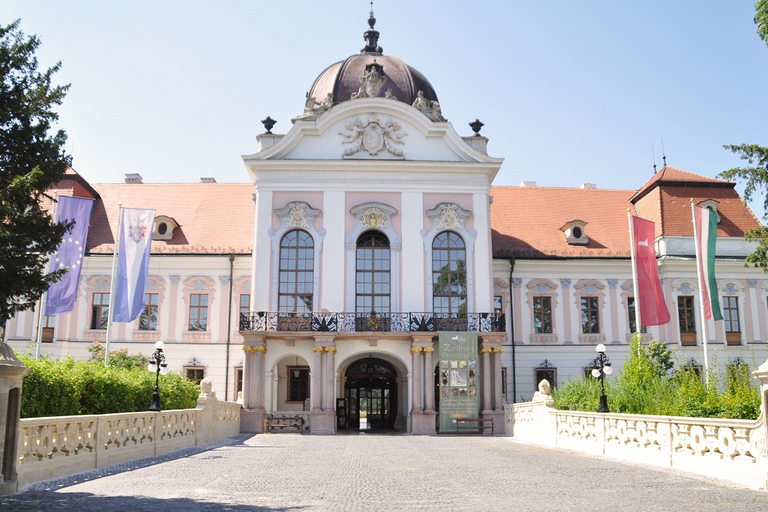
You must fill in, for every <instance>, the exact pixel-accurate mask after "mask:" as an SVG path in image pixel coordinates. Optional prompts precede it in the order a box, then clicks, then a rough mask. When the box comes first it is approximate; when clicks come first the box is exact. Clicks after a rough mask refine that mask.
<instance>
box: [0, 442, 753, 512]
mask: <svg viewBox="0 0 768 512" xmlns="http://www.w3.org/2000/svg"><path fill="white" fill-rule="evenodd" d="M33 510H34V511H48V510H50V511H53V510H56V511H59V510H77V511H99V512H111V511H121V512H124V511H127V512H144V511H147V512H149V511H152V512H159V511H165V510H173V511H177V512H178V511H185V512H186V511H252V510H264V511H302V512H311V511H334V512H336V511H364V510H371V511H400V510H408V511H410V510H414V511H421V510H434V511H459V510H461V511H497V510H498V511H502V510H503V511H514V510H524V511H566V510H579V511H586V510H604V511H615V510H621V511H625V510H626V511H665V512H667V511H675V510H695V511H697V512H702V511H718V512H720V511H724V510H745V511H746V510H750V511H757V510H768V493H766V492H758V491H750V490H746V489H739V488H735V487H733V486H730V485H729V484H726V483H723V482H718V481H714V480H707V479H703V478H701V477H693V476H691V475H680V474H678V473H676V472H673V471H671V470H657V469H652V468H648V467H644V466H635V465H626V464H618V463H615V462H610V461H605V460H600V459H598V458H595V457H590V456H586V455H582V454H577V453H572V452H567V451H561V450H548V449H545V448H538V447H532V446H526V445H521V444H516V443H514V442H513V441H512V440H511V439H510V438H508V437H489V436H466V437H456V436H447V435H446V436H434V437H422V436H419V437H416V436H405V435H338V436H309V435H306V436H302V435H298V434H272V435H256V436H237V437H234V438H230V439H227V440H225V441H223V442H219V443H216V444H213V445H208V446H206V447H200V448H196V449H190V450H185V451H182V452H177V453H174V454H168V455H166V456H161V457H155V458H151V459H144V460H141V461H136V462H133V463H128V464H122V465H118V466H113V467H111V468H105V469H103V470H99V471H92V472H88V473H83V474H81V475H78V476H76V477H70V478H66V479H61V480H55V481H50V482H44V483H39V484H34V485H32V486H29V487H27V489H25V490H24V492H21V493H18V494H15V495H12V496H6V497H0V511H8V512H11V511H13V512H16V511H19V512H21V511H33Z"/></svg>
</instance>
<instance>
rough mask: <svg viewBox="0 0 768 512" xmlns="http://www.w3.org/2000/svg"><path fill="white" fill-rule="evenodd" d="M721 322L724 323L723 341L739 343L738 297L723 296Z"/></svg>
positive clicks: (730, 343) (733, 343) (731, 343)
mask: <svg viewBox="0 0 768 512" xmlns="http://www.w3.org/2000/svg"><path fill="white" fill-rule="evenodd" d="M723 323H724V324H725V341H726V342H727V343H728V344H729V345H741V324H740V323H739V298H738V297H733V296H729V295H724V296H723Z"/></svg>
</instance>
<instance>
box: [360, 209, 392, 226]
mask: <svg viewBox="0 0 768 512" xmlns="http://www.w3.org/2000/svg"><path fill="white" fill-rule="evenodd" d="M387 222H389V217H388V216H387V215H386V214H385V213H384V212H382V211H381V208H379V207H378V206H372V207H370V208H367V209H366V210H365V211H364V212H363V213H362V214H361V215H360V225H361V226H364V227H371V228H379V229H387Z"/></svg>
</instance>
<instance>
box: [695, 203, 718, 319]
mask: <svg viewBox="0 0 768 512" xmlns="http://www.w3.org/2000/svg"><path fill="white" fill-rule="evenodd" d="M692 206H693V237H694V240H695V243H696V259H697V264H698V266H699V276H700V280H699V281H700V284H701V290H700V293H701V297H700V299H701V303H702V305H703V306H704V318H706V319H707V320H722V319H723V314H722V313H721V312H720V300H719V299H718V297H717V281H716V280H715V243H716V242H717V214H716V213H715V212H714V211H713V210H710V209H709V208H702V207H701V206H696V205H695V204H694V205H692Z"/></svg>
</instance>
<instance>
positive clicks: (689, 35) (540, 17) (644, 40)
mask: <svg viewBox="0 0 768 512" xmlns="http://www.w3.org/2000/svg"><path fill="white" fill-rule="evenodd" d="M369 8H370V6H369V3H368V2H366V1H362V0H333V1H331V0H314V1H304V0H290V1H282V2H275V1H245V0H241V1H235V0H229V1H228V0H222V1H217V2H212V1H211V2H202V1H191V0H187V1H181V0H177V1H172V0H167V1H157V0H153V1H149V0H146V1H138V0H133V1H122V2H117V1H102V2H89V1H76V0H70V1H65V2H61V1H44V0H3V1H2V3H0V22H2V23H3V24H7V23H9V22H10V21H12V20H13V19H16V18H21V19H22V25H21V26H22V30H23V31H24V32H26V33H28V34H32V33H34V34H38V35H39V36H40V37H41V39H42V46H41V48H40V50H39V51H38V57H39V60H40V63H41V66H44V67H48V66H50V65H52V64H53V63H55V62H56V61H59V60H60V61H62V70H61V71H60V72H59V73H58V74H57V75H56V80H57V82H58V83H61V84H65V83H71V84H72V87H71V90H70V92H69V94H68V95H67V98H66V99H65V102H64V105H63V106H62V107H61V108H60V109H59V112H60V114H61V119H60V124H61V127H62V128H64V129H65V130H66V131H67V133H68V135H69V142H68V147H67V150H68V152H69V153H70V154H72V155H73V157H74V165H73V167H74V168H75V169H76V170H77V171H78V172H79V173H80V174H82V175H83V176H84V177H85V178H86V179H87V180H89V181H91V182H92V183H102V182H117V181H122V180H123V177H124V174H125V173H139V174H141V175H142V176H143V178H144V181H145V182H191V181H198V180H199V179H200V177H209V176H210V177H214V178H216V179H217V180H218V181H219V182H247V181H248V175H247V173H246V171H245V166H244V165H243V162H242V159H241V155H245V154H251V153H253V152H255V151H256V140H255V137H256V135H257V134H259V133H261V132H263V131H264V129H263V126H262V125H261V123H260V120H261V119H264V118H265V117H266V116H267V115H269V116H271V117H272V118H273V119H276V120H277V121H278V124H277V125H276V127H275V128H274V129H273V131H274V132H276V133H285V132H286V131H287V130H288V129H289V128H290V118H291V117H295V116H296V115H298V114H299V113H301V111H302V108H303V105H304V95H305V93H306V91H307V90H308V89H309V88H310V87H311V85H312V82H313V81H314V79H315V78H316V77H317V75H318V74H319V73H320V72H321V71H322V70H323V69H325V67H327V66H328V65H330V64H332V63H333V62H336V61H339V60H342V59H344V58H346V57H347V56H349V55H351V54H354V53H357V52H359V50H360V48H361V46H362V44H363V38H362V33H363V31H364V30H365V29H366V28H367V23H366V19H367V17H368V11H369ZM374 11H375V14H376V18H377V20H378V21H377V24H376V28H377V29H378V30H379V31H380V32H381V38H380V40H379V43H380V45H381V46H382V47H383V48H384V53H385V54H390V55H395V56H398V57H400V58H402V59H403V60H404V61H405V62H407V63H408V64H409V65H411V66H413V67H415V68H416V69H418V70H419V71H421V72H422V73H424V74H425V75H426V76H427V78H428V79H429V80H430V81H431V82H432V85H433V86H434V88H435V90H436V91H437V94H438V96H439V99H440V104H441V106H442V110H443V114H444V115H445V116H446V117H447V118H448V120H449V121H451V122H452V123H453V124H454V127H455V128H456V129H457V131H458V132H459V134H461V135H469V134H470V133H471V129H470V128H469V126H468V124H467V123H469V122H471V121H473V120H474V119H475V118H479V119H480V120H481V121H482V122H483V123H485V126H484V128H483V129H482V134H483V135H486V136H487V137H489V138H490V142H489V153H490V154H491V155H492V156H495V157H502V158H504V159H505V162H504V165H503V166H502V169H501V172H500V173H499V175H498V177H497V180H496V184H499V185H518V184H519V183H520V182H521V181H523V180H529V181H536V182H537V183H538V184H539V185H543V186H566V187H577V186H579V185H581V184H582V183H584V182H590V183H596V184H597V186H598V187H599V188H611V189H636V188H639V187H640V186H641V185H642V184H643V183H644V182H645V181H646V180H647V179H648V178H650V176H651V175H652V173H653V167H652V164H653V160H652V159H653V154H654V153H655V158H656V162H657V164H658V167H659V168H661V164H662V141H663V146H664V151H665V153H666V156H667V163H668V164H669V165H670V166H673V167H678V168H681V169H684V170H688V171H691V172H695V173H698V174H702V175H705V176H712V177H714V176H715V175H716V174H717V173H718V172H720V171H722V170H725V169H728V168H730V167H734V166H739V165H742V162H741V161H740V160H739V158H738V157H737V156H736V155H734V154H732V153H730V152H728V151H726V150H724V149H723V148H722V145H723V144H739V143H757V144H761V145H764V146H765V145H768V128H767V123H766V120H767V119H768V102H766V90H767V87H768V47H766V45H765V43H763V41H762V40H760V38H759V37H758V36H757V34H756V27H755V25H754V23H753V21H752V20H753V17H754V0H728V1H727V2H724V1H721V0H700V1H696V2H693V1H690V0H689V1H675V0H645V1H642V2H622V1H616V0H603V1H598V0H580V1H572V0H529V1H521V0H507V1H498V2H496V1H474V2H469V1H466V0H465V1H456V0H442V1H436V0H427V1H421V2H413V1H405V0H386V1H385V0H379V1H376V2H374ZM756 214H757V215H758V216H760V215H762V211H756Z"/></svg>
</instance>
